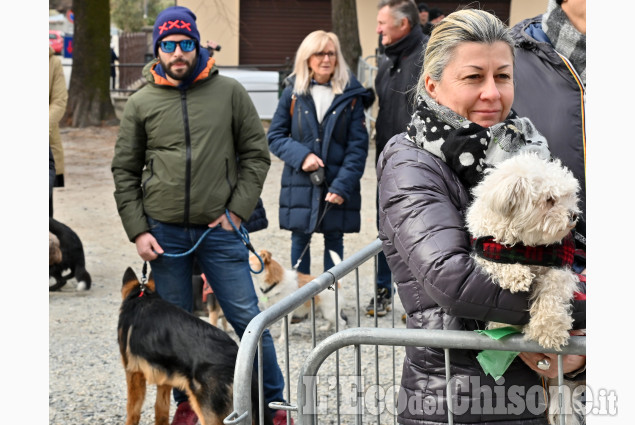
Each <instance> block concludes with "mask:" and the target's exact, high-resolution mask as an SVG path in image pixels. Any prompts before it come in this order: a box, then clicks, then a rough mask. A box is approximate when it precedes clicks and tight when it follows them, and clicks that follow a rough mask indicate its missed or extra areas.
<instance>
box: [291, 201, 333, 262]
mask: <svg viewBox="0 0 635 425" xmlns="http://www.w3.org/2000/svg"><path fill="white" fill-rule="evenodd" d="M332 206H333V204H332V203H330V202H327V203H326V205H325V206H324V211H322V215H321V216H320V218H319V219H318V221H317V223H316V224H315V228H316V229H317V228H318V227H319V226H320V224H321V223H322V220H323V219H324V216H325V215H326V212H327V211H328V210H329V209H331V207H332ZM313 233H315V231H313V232H311V235H313ZM309 246H311V241H310V240H309V242H308V243H307V244H306V246H305V247H304V249H303V250H302V253H301V254H300V257H299V258H298V261H297V262H296V263H295V265H294V266H293V270H297V269H298V266H300V263H301V262H302V257H304V254H306V251H307V249H309Z"/></svg>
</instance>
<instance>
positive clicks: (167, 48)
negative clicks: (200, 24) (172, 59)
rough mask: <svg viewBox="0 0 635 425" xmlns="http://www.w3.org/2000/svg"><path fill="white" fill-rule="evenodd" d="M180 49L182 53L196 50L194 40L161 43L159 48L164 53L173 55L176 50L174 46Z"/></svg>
mask: <svg viewBox="0 0 635 425" xmlns="http://www.w3.org/2000/svg"><path fill="white" fill-rule="evenodd" d="M177 44H178V45H179V47H181V50H182V51H183V52H191V51H192V50H194V49H195V48H196V42H195V41H194V40H190V39H186V40H181V41H161V42H160V43H159V46H161V50H163V51H164V52H165V53H173V52H174V51H175V50H176V45H177Z"/></svg>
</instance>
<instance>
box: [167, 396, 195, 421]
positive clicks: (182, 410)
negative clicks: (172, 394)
mask: <svg viewBox="0 0 635 425" xmlns="http://www.w3.org/2000/svg"><path fill="white" fill-rule="evenodd" d="M197 422H198V416H196V413H194V411H193V410H192V407H190V402H189V401H183V402H181V403H180V404H179V405H178V406H177V408H176V412H175V413H174V418H172V425H196V423H197Z"/></svg>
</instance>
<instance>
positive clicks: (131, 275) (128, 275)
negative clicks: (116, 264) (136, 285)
mask: <svg viewBox="0 0 635 425" xmlns="http://www.w3.org/2000/svg"><path fill="white" fill-rule="evenodd" d="M134 280H136V281H138V280H139V279H137V275H136V274H135V272H134V270H132V268H131V267H128V268H127V269H126V271H125V272H124V274H123V282H122V283H123V285H125V284H126V283H128V282H132V281H134Z"/></svg>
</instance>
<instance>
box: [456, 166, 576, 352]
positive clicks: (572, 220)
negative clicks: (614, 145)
mask: <svg viewBox="0 0 635 425" xmlns="http://www.w3.org/2000/svg"><path fill="white" fill-rule="evenodd" d="M578 190H579V184H578V181H577V179H576V178H575V177H574V176H573V174H572V173H571V172H570V171H569V170H568V169H567V168H565V167H564V166H562V164H561V163H560V161H558V160H554V161H545V160H543V159H540V158H539V157H538V156H536V155H534V154H520V155H517V156H515V157H512V158H510V159H508V160H505V161H503V162H501V163H500V164H498V165H497V166H496V167H495V168H491V169H488V170H487V171H486V173H485V177H484V178H483V180H482V181H481V182H480V183H479V184H478V185H477V186H476V187H474V189H473V192H472V193H473V195H474V201H473V203H472V205H471V206H470V208H469V209H468V212H467V217H466V221H467V226H468V230H469V231H470V233H471V234H472V237H473V238H482V237H488V236H489V237H491V239H493V241H492V242H494V245H495V244H498V248H500V249H503V250H504V249H506V248H507V247H512V246H524V247H528V248H527V249H526V250H525V251H524V252H530V253H531V252H533V251H531V250H532V247H538V248H540V247H542V246H546V249H547V251H548V252H549V253H551V254H553V252H554V251H553V250H554V249H556V250H557V249H558V248H562V247H563V245H561V244H563V239H564V238H565V236H567V235H569V234H570V232H571V230H572V229H573V228H574V226H575V224H576V221H577V215H578V214H579V212H580V211H579V209H578V206H577V203H578V197H577V192H578ZM523 249H525V248H523ZM572 249H573V248H571V259H572V254H573V252H572ZM541 252H542V251H541ZM542 253H543V254H544V252H542ZM529 256H531V255H529ZM475 258H476V261H477V262H478V263H479V264H480V266H481V267H482V268H483V269H485V270H486V271H487V272H488V273H489V274H490V275H491V277H492V279H493V280H494V282H496V283H497V284H498V285H500V286H501V287H503V288H505V289H509V290H510V291H512V292H517V291H531V307H530V320H529V323H528V324H527V325H526V326H525V327H524V328H523V329H522V331H523V333H524V334H525V338H526V339H530V340H533V341H536V342H538V343H539V344H540V345H542V346H543V347H547V348H553V349H556V350H560V349H561V348H562V346H563V345H565V344H566V343H567V341H568V339H569V330H570V329H571V327H572V324H573V319H572V318H571V315H570V306H571V300H572V298H573V294H574V291H576V289H577V284H578V277H577V276H576V274H575V273H573V272H572V271H571V269H570V268H569V267H566V266H560V267H558V266H553V265H527V264H520V263H511V264H510V263H507V264H506V263H501V262H496V261H491V258H492V257H489V258H490V260H488V259H485V258H483V257H481V256H480V255H478V256H477V255H475ZM530 263H531V261H530ZM537 263H538V264H540V262H539V261H538V262H537ZM496 326H497V324H490V327H496Z"/></svg>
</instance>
